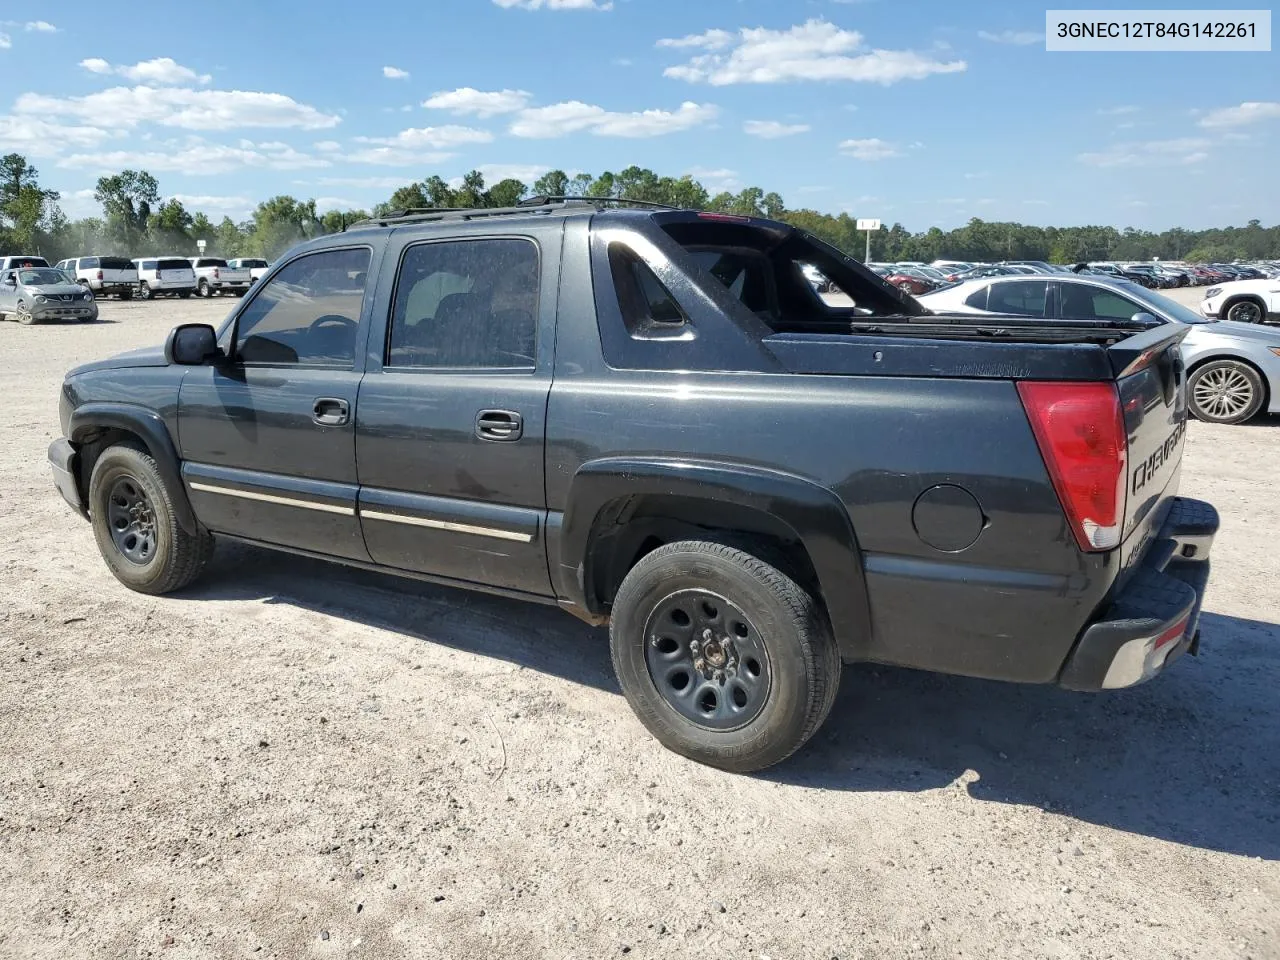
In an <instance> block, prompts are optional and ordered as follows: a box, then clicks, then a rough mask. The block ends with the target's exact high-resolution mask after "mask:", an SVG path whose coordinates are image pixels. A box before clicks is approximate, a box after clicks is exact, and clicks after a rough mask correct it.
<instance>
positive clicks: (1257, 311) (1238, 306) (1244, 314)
mask: <svg viewBox="0 0 1280 960" xmlns="http://www.w3.org/2000/svg"><path fill="white" fill-rule="evenodd" d="M1266 316H1267V314H1266V311H1265V310H1264V309H1263V307H1262V304H1260V303H1259V302H1258V301H1257V300H1237V301H1236V302H1235V303H1233V304H1231V306H1229V307H1228V308H1227V319H1228V320H1234V321H1235V322H1236V323H1262V321H1263V320H1265V319H1266Z"/></svg>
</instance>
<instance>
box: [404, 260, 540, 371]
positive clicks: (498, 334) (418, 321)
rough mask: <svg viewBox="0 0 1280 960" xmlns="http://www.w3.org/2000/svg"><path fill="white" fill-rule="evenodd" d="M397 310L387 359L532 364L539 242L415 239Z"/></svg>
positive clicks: (422, 363)
mask: <svg viewBox="0 0 1280 960" xmlns="http://www.w3.org/2000/svg"><path fill="white" fill-rule="evenodd" d="M392 309H393V312H392V315H391V331H390V340H389V343H388V349H387V365H388V366H392V367H461V368H474V367H482V368H496V369H533V366H534V343H535V339H536V331H537V324H538V248H537V247H536V246H535V245H534V244H533V243H532V242H531V241H529V240H522V239H514V238H511V239H493V240H458V241H449V242H444V243H420V244H417V245H416V246H412V247H410V248H409V249H408V250H406V251H405V254H404V257H403V259H402V260H401V263H400V275H399V278H398V280H397V282H396V297H395V304H394V306H393V308H392Z"/></svg>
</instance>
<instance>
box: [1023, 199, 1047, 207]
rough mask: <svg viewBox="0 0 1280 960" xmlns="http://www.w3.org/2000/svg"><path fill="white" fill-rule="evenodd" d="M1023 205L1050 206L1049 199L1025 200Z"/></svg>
mask: <svg viewBox="0 0 1280 960" xmlns="http://www.w3.org/2000/svg"><path fill="white" fill-rule="evenodd" d="M1022 205H1023V206H1024V207H1047V206H1049V201H1048V200H1023V201H1022Z"/></svg>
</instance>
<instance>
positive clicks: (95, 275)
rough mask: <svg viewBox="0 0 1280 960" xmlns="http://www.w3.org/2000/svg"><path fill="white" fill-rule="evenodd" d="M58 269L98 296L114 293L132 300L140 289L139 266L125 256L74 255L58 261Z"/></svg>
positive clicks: (124, 298)
mask: <svg viewBox="0 0 1280 960" xmlns="http://www.w3.org/2000/svg"><path fill="white" fill-rule="evenodd" d="M58 269H59V270H62V271H63V272H65V273H66V274H67V275H69V276H70V277H71V278H72V279H73V280H75V281H76V283H78V284H80V286H82V287H87V288H88V289H90V290H92V291H93V292H94V293H95V294H97V295H98V296H106V295H107V294H109V293H114V294H116V295H117V296H118V297H119V298H120V299H121V300H132V299H133V294H134V291H135V290H137V289H138V268H137V266H136V265H135V264H134V263H133V261H132V260H126V259H125V258H124V257H73V258H71V259H70V260H63V261H61V262H60V263H58Z"/></svg>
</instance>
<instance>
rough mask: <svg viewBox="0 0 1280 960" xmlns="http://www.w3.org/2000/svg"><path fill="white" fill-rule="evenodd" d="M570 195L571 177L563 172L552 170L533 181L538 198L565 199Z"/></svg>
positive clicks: (534, 192) (534, 191)
mask: <svg viewBox="0 0 1280 960" xmlns="http://www.w3.org/2000/svg"><path fill="white" fill-rule="evenodd" d="M568 194H569V175H568V174H567V173H565V172H564V171H563V170H550V171H548V172H547V173H544V174H543V175H542V176H540V177H539V178H538V179H537V180H535V181H533V195H534V196H536V197H563V196H567V195H568Z"/></svg>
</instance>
